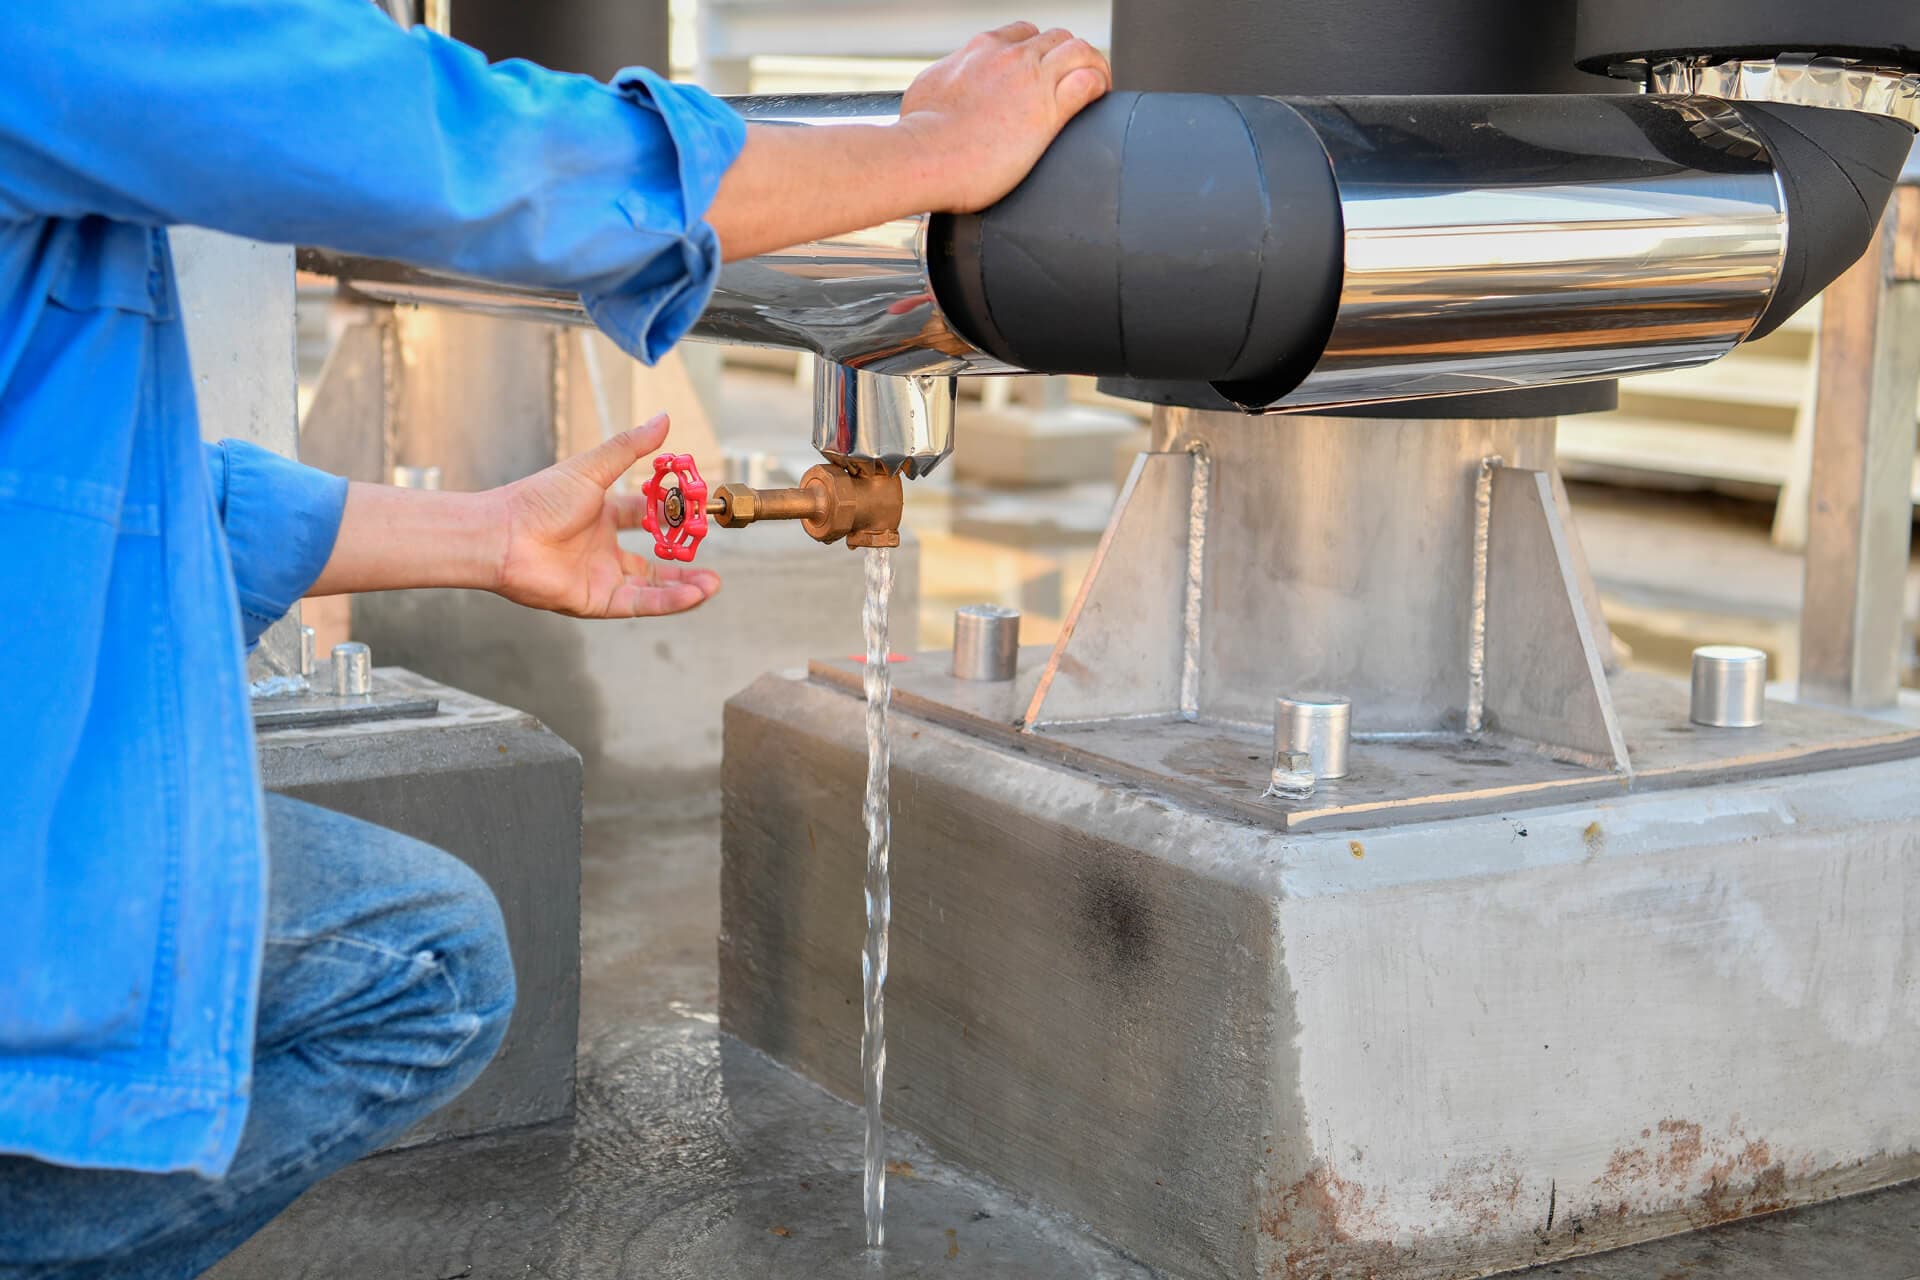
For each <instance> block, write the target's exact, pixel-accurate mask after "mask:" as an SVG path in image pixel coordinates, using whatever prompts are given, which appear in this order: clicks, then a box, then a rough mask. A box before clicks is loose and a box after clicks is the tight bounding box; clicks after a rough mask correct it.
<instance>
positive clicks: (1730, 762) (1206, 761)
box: [809, 648, 1920, 831]
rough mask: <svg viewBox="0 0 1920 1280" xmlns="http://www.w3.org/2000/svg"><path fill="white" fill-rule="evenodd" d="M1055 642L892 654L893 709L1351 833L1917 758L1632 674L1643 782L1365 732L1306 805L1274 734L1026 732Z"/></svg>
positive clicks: (1234, 809) (849, 667) (1790, 710)
mask: <svg viewBox="0 0 1920 1280" xmlns="http://www.w3.org/2000/svg"><path fill="white" fill-rule="evenodd" d="M1046 655H1047V650H1045V649H1043V648H1028V649H1023V650H1022V651H1021V655H1020V656H1021V673H1020V675H1019V676H1017V677H1016V678H1015V679H1014V680H1012V681H1010V682H1008V683H1005V684H985V683H980V682H975V681H969V680H957V679H955V678H954V677H953V676H952V675H950V674H949V673H948V671H947V661H946V655H945V654H944V653H927V654H922V655H919V656H918V657H917V658H914V659H909V660H907V661H904V662H901V663H899V664H897V665H896V666H895V668H894V672H893V701H894V707H895V709H896V711H897V712H898V713H899V714H901V715H904V716H912V717H918V718H920V719H924V720H928V721H932V722H934V723H936V724H941V725H945V726H947V727H949V728H954V729H958V730H960V731H962V732H964V733H969V734H973V735H975V736H977V737H980V738H983V739H986V740H988V741H991V742H993V743H995V744H996V745H999V746H1003V747H1006V748H1009V749H1012V750H1015V751H1018V752H1020V753H1021V754H1023V755H1028V756H1032V757H1034V758H1036V759H1040V760H1045V761H1048V762H1050V763H1053V764H1058V765H1062V766H1065V767H1067V768H1072V769H1076V770H1080V771H1083V772H1086V773H1090V774H1093V775H1095V776H1098V777H1101V778H1105V779H1107V780H1109V781H1113V782H1118V783H1123V784H1127V785H1131V786H1137V787H1142V788H1145V789H1148V790H1151V791H1157V792H1159V793H1161V794H1163V795H1165V796H1166V797H1167V798H1168V799H1170V800H1173V801H1177V802H1179V803H1181V804H1184V805H1187V806H1190V807H1192V808H1195V809H1197V810H1200V811H1203V812H1211V813H1215V814H1221V815H1225V816H1231V817H1235V818H1238V819H1240V820H1242V821H1251V822H1258V823H1263V824H1265V825H1268V826H1272V827H1275V828H1277V829H1280V830H1285V831H1340V830H1355V829H1360V828H1367V827H1379V826H1381V825H1383V824H1398V823H1406V822H1427V821H1435V820H1439V819H1444V818H1459V817H1468V816H1472V815H1476V814H1488V813H1511V812H1515V811H1518V810H1522V809H1534V808H1542V807H1546V806H1550V805H1559V804H1574V803H1579V802H1582V801H1587V800H1595V799H1600V798H1603V797H1608V796H1618V795H1622V794H1625V793H1628V792H1635V791H1654V790H1667V789H1672V788H1677V787H1697V786H1709V785H1713V784H1717V783H1725V782H1735V781H1742V780H1745V779H1749V778H1760V777H1774V776H1780V775H1784V774H1792V773H1810V772H1815V771H1819V770H1824V769H1837V768H1842V767H1845V766H1852V765H1863V764H1874V763H1878V762H1881V761H1885V760H1894V759H1904V758H1908V757H1913V756H1920V729H1913V728H1909V727H1906V726H1903V725H1897V724H1891V723H1888V722H1886V721H1881V720H1873V719H1869V718H1867V717H1864V716H1854V715H1848V714H1845V713H1842V712H1836V711H1829V710H1825V709H1823V708H1818V707H1804V706H1799V705H1796V704H1793V703H1785V702H1770V703H1769V704H1768V706H1767V722H1766V723H1765V724H1764V725H1762V726H1760V727H1759V728H1755V729H1708V728H1703V727H1702V726H1699V725H1695V724H1692V723H1690V722H1689V721H1688V719H1687V711H1688V692H1687V687H1686V685H1685V684H1684V683H1682V682H1680V681H1677V680H1670V679H1667V678H1664V677H1661V676H1654V675H1649V674H1646V673H1644V672H1624V673H1622V674H1620V675H1617V676H1614V677H1613V678H1612V679H1611V680H1610V681H1609V682H1608V683H1609V686H1610V688H1611V690H1612V695H1613V702H1614V710H1615V712H1616V714H1617V716H1618V718H1619V723H1620V728H1621V732H1622V734H1623V735H1624V737H1625V738H1626V742H1627V747H1628V750H1629V752H1630V754H1631V755H1632V757H1633V761H1634V769H1635V773H1634V776H1633V777H1632V778H1631V779H1629V778H1627V777H1624V776H1622V775H1620V774H1616V773H1612V772H1609V771H1606V770H1602V769H1596V768H1590V767H1587V766H1584V765H1580V764H1575V763H1570V762H1567V761H1563V760H1556V759H1554V758H1552V757H1551V756H1548V755H1547V754H1545V753H1544V752H1542V751H1539V750H1536V749H1532V748H1529V747H1527V746H1524V745H1511V744H1506V743H1495V742H1480V743H1474V742H1469V741H1468V740H1467V739H1466V738H1465V737H1464V736H1462V735H1459V734H1440V733H1436V734H1419V735H1407V736H1395V737H1378V738H1366V737H1362V738H1360V739H1358V740H1356V741H1355V742H1354V744H1353V748H1352V752H1351V757H1350V759H1351V772H1350V773H1349V774H1348V776H1347V777H1345V778H1342V779H1339V780H1338V781H1323V782H1322V783H1321V784H1320V785H1319V787H1318V789H1317V790H1316V791H1315V794H1314V795H1313V796H1312V797H1311V798H1309V799H1307V800H1301V801H1283V800H1279V799H1269V798H1266V797H1265V796H1264V795H1263V793H1264V792H1265V790H1266V787H1267V782H1268V779H1269V776H1270V774H1271V772H1272V765H1273V760H1272V750H1273V740H1272V735H1271V733H1270V732H1267V731H1265V730H1261V729H1258V728H1254V727H1251V726H1244V725H1232V724H1220V723H1208V722H1205V721H1201V722H1192V721H1185V720H1178V719H1174V718H1171V717H1166V718H1140V719H1128V720H1111V721H1106V722H1103V723H1099V724H1087V725H1073V726H1060V727H1054V728H1047V729H1042V730H1040V731H1037V732H1024V731H1023V726H1022V723H1021V720H1020V716H1021V712H1022V710H1023V709H1024V708H1025V707H1026V706H1027V704H1028V702H1029V700H1030V699H1031V697H1032V692H1033V686H1034V684H1035V683H1036V682H1037V681H1038V679H1039V675H1040V671H1041V668H1042V667H1043V665H1044V664H1045V660H1046ZM809 673H810V675H811V677H812V679H813V680H814V681H815V682H816V683H820V684H825V685H828V686H831V687H833V688H835V689H838V690H840V691H842V692H844V693H846V694H848V695H849V696H853V697H859V696H862V695H861V686H860V664H859V663H858V662H857V661H853V660H835V661H817V662H815V663H813V664H812V665H811V667H810V668H809Z"/></svg>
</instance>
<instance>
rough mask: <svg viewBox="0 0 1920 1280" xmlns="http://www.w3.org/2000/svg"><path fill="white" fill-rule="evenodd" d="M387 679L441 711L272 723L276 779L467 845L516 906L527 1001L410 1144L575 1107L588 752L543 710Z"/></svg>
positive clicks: (522, 996) (392, 687) (514, 929)
mask: <svg viewBox="0 0 1920 1280" xmlns="http://www.w3.org/2000/svg"><path fill="white" fill-rule="evenodd" d="M374 681H375V688H376V690H378V691H387V692H395V691H401V690H404V691H406V692H409V693H421V694H425V695H428V696H432V697H437V698H438V699H439V700H440V711H439V714H437V715H433V716H429V717H425V718H421V719H399V720H381V721H373V722H368V723H361V724H340V725H331V726H326V727H322V728H298V729H275V730H269V731H265V732H262V733H261V734H260V765H261V773H262V775H263V776H264V779H265V782H266V786H267V789H268V790H270V791H277V792H280V793H282V794H285V795H289V796H293V797H295V798H296V799H300V800H306V801H310V802H311V803H313V804H317V805H321V806H323V807H325V808H328V809H333V810H337V811H338V812H341V813H345V814H350V815H352V816H353V817H356V818H361V819H364V820H365V821H368V822H373V823H377V824H379V825H380V826H383V827H387V828H390V829H391V830H394V831H398V832H401V833H403V834H405V835H409V836H412V837H414V838H415V839H417V840H423V841H425V842H426V843H428V844H431V845H433V846H435V847H436V848H439V849H443V850H445V851H446V852H448V853H451V854H453V855H454V856H456V857H458V858H460V859H461V860H463V861H464V862H466V863H467V865H469V866H471V867H472V868H473V869H474V870H475V871H477V872H479V873H480V875H481V877H482V878H483V879H484V880H486V882H487V884H488V886H489V887H490V888H492V890H493V892H494V896H495V897H497V898H498V899H499V901H500V910H501V913H502V914H503V915H504V916H505V918H506V924H507V936H508V940H509V942H510V944H511V945H512V948H513V968H514V980H515V982H516V984H517V985H518V988H519V1000H518V1003H517V1005H516V1007H515V1010H514V1015H513V1022H512V1024H511V1025H510V1026H509V1027H508V1029H507V1035H506V1040H505V1042H504V1043H503V1044H502V1045H501V1047H500V1052H499V1053H498V1055H497V1056H496V1057H495V1058H494V1060H493V1063H492V1064H491V1065H490V1066H489V1067H488V1068H487V1069H486V1071H484V1072H483V1073H482V1074H481V1076H480V1078H479V1079H478V1080H476V1081H475V1082H474V1083H473V1085H472V1087H470V1088H469V1089H468V1090H467V1091H466V1092H465V1093H463V1094H461V1095H460V1097H458V1098H457V1099H455V1100H454V1101H453V1102H452V1103H451V1104H450V1105H448V1106H447V1107H445V1108H444V1109H442V1110H440V1111H438V1112H436V1113H435V1114H433V1115H432V1116H429V1117H428V1118H427V1119H426V1120H424V1121H423V1122H421V1124H420V1125H419V1126H417V1127H416V1128H415V1129H413V1130H412V1131H411V1132H410V1133H408V1134H407V1135H406V1136H405V1137H404V1138H403V1139H402V1140H401V1142H400V1143H399V1144H398V1145H409V1144H412V1143H418V1142H425V1141H431V1140H435V1139H439V1138H449V1137H459V1136H466V1135H470V1134H476V1133H487V1132H491V1131H493V1130H497V1129H507V1128H512V1127H515V1126H518V1125H525V1124H535V1123H538V1122H541V1121H546V1120H556V1119H559V1118H561V1117H563V1116H566V1115H568V1114H570V1113H571V1112H572V1110H573V1083H574V1053H575V1048H576V1042H577V1038H578V1031H579V1020H580V838H581V836H580V821H581V791H580V776H581V775H580V757H579V755H578V754H577V753H576V752H575V751H574V750H573V749H572V748H571V747H569V746H567V744H566V743H564V742H562V741H561V740H560V739H559V738H558V737H556V736H554V735H553V734H552V733H550V732H548V731H547V730H546V729H545V728H544V727H542V726H541V725H540V723H539V722H538V721H536V720H535V719H534V718H533V717H532V716H529V715H527V714H525V713H524V712H520V711H516V710H514V709H513V708H511V707H506V706H501V705H499V704H497V703H492V702H488V701H486V700H484V699H481V698H476V697H474V696H472V695H471V694H467V693H463V692H461V691H460V690H458V689H452V688H448V687H447V686H445V685H439V684H435V683H434V682H432V681H430V680H426V679H423V678H421V677H420V676H417V675H415V674H413V673H412V672H408V671H403V670H398V669H393V668H384V667H383V668H380V669H379V670H377V671H376V672H375V673H374Z"/></svg>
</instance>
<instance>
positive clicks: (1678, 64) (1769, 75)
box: [1647, 53, 1920, 129]
mask: <svg viewBox="0 0 1920 1280" xmlns="http://www.w3.org/2000/svg"><path fill="white" fill-rule="evenodd" d="M1647 89H1648V91H1649V92H1651V93H1679V94H1704V95H1706V96H1708V97H1712V98H1726V99H1729V100H1731V101H1735V102H1784V103H1788V104H1790V105H1793V106H1797V107H1831V108H1835V109H1838V110H1842V111H1865V112H1869V113H1871V114H1873V115H1881V116H1892V117H1894V118H1895V119H1896V120H1904V121H1906V122H1907V123H1908V124H1910V125H1912V126H1914V127H1915V128H1916V129H1920V72H1913V71H1907V70H1905V69H1903V68H1900V67H1876V66H1873V65H1871V64H1869V63H1864V62H1861V61H1860V60H1858V59H1857V58H1828V57H1819V56H1816V55H1814V54H1808V53H1783V54H1781V55H1780V56H1779V57H1777V58H1729V59H1726V60H1724V61H1715V60H1713V59H1711V58H1706V57H1700V58H1665V59H1662V60H1660V61H1658V62H1655V63H1653V64H1651V65H1650V66H1649V67H1648V68H1647Z"/></svg>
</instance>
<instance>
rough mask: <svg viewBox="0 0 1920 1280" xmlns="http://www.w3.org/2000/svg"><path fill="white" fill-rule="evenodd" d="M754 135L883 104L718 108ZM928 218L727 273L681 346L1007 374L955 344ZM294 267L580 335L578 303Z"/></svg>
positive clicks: (782, 101)
mask: <svg viewBox="0 0 1920 1280" xmlns="http://www.w3.org/2000/svg"><path fill="white" fill-rule="evenodd" d="M729 105H731V106H732V107H733V108H734V110H736V111H738V112H739V113H740V114H741V116H743V117H744V118H745V119H746V120H748V121H749V122H751V123H753V124H771V125H795V126H801V125H815V124H867V125H884V124H891V123H893V122H894V121H895V120H897V119H899V116H900V95H899V94H893V93H823V94H775V95H764V96H759V97H749V98H732V99H729ZM928 221H929V219H928V216H927V215H925V214H920V215H916V216H914V217H911V218H901V219H897V220H896V221H893V222H889V223H885V224H884V225H881V226H878V227H871V228H868V229H866V230H864V231H854V232H850V233H848V234H847V235H843V236H834V237H832V238H830V239H827V240H816V241H813V242H811V243H808V244H803V245H797V246H795V247H793V248H790V249H781V250H778V251H776V252H773V253H765V254H761V255H760V256H759V257H757V258H753V259H750V260H748V261H746V262H735V263H730V264H728V265H727V266H726V267H725V268H723V269H722V270H721V272H720V280H719V283H718V284H717V285H716V287H715V289H714V292H713V298H712V300H711V301H709V302H708V303H707V309H706V311H705V312H704V313H703V314H702V315H701V317H700V319H699V321H698V323H696V324H695V325H694V327H693V330H692V332H691V333H689V334H688V337H690V338H694V339H699V340H705V341H713V342H730V343H736V344H740V345H744V346H758V347H778V348H785V349H789V350H795V351H811V352H813V353H814V354H815V355H817V356H819V357H821V358H822V359H824V360H830V361H833V362H834V363H836V364H843V365H848V366H850V367H854V368H858V369H862V370H864V371H866V372H868V373H876V374H921V375H952V374H957V373H1006V372H1010V371H1011V370H1010V369H1009V368H1008V366H1007V365H1005V364H1004V363H1002V362H1001V361H999V360H996V359H994V358H993V357H992V356H989V355H986V354H985V353H983V352H981V351H980V350H978V349H977V348H975V347H974V346H973V345H972V344H970V343H969V342H967V341H966V340H965V339H963V338H961V337H960V336H959V335H958V334H956V333H955V332H954V331H953V329H952V327H951V326H949V325H948V324H947V322H946V319H945V317H944V315H943V314H942V313H941V311H940V308H939V305H938V304H937V303H936V302H935V300H934V296H933V290H932V287H931V286H930V285H929V284H928V278H927V262H926V248H927V224H928ZM301 266H302V267H303V268H305V269H307V270H312V271H317V272H320V273H322V274H328V275H337V276H339V277H340V278H341V279H342V280H345V281H347V282H348V283H350V284H351V285H352V286H353V288H354V290H355V291H356V292H358V293H361V294H364V295H365V296H367V297H369V298H373V299H376V300H378V301H384V302H411V303H421V304H424V305H429V306H448V307H458V308H460V309H462V310H467V311H479V312H483V313H486V314H489V315H499V316H507V317H512V318H517V319H525V320H535V321H543V322H546V323H549V324H551V323H564V324H580V325H585V324H591V323H592V321H591V320H589V319H588V317H587V313H586V309H585V308H584V307H583V306H581V304H580V299H579V298H578V297H577V296H575V295H573V294H570V293H566V292H564V291H561V290H554V289H535V288H526V287H521V286H512V285H496V284H490V283H487V282H484V281H479V280H472V279H467V278H463V277H459V276H455V275H452V274H450V273H447V272H440V271H428V270H422V269H419V268H415V267H409V266H405V265H402V264H399V263H393V262H383V261H378V260H374V259H367V258H354V257H349V256H344V255H339V254H333V253H329V252H327V251H325V250H303V251H302V253H301Z"/></svg>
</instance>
